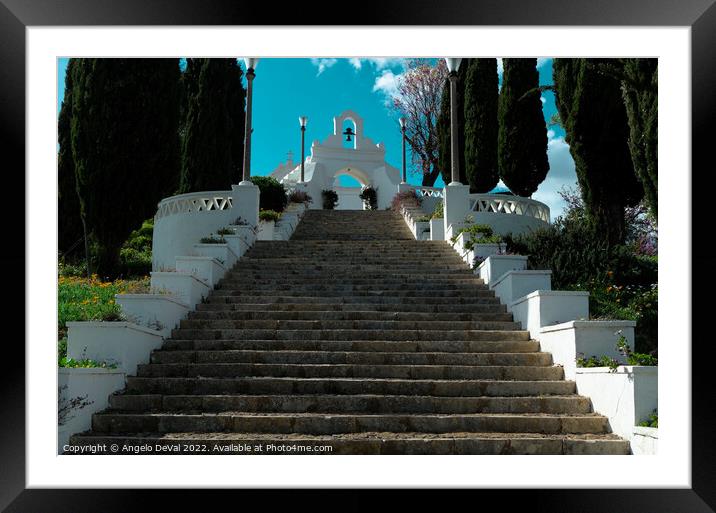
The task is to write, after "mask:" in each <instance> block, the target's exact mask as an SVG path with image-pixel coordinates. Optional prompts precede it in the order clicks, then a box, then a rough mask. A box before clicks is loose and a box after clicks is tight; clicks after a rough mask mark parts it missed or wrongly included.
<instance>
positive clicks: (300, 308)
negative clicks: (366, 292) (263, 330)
mask: <svg viewBox="0 0 716 513" xmlns="http://www.w3.org/2000/svg"><path fill="white" fill-rule="evenodd" d="M196 310H197V311H198V312H241V311H255V310H259V311H263V312H274V313H275V312H279V311H281V312H284V311H285V312H294V313H298V312H324V311H331V312H345V313H348V312H365V313H373V314H374V313H388V314H393V315H410V314H415V313H417V314H420V315H423V314H429V315H434V316H436V317H435V319H438V316H447V317H449V318H450V319H460V318H459V316H461V315H473V314H475V315H482V314H488V313H504V312H507V307H506V306H505V305H503V304H500V303H498V302H497V301H496V300H495V301H493V302H491V303H478V304H460V305H453V304H419V303H412V304H386V303H220V302H216V301H211V302H209V303H199V304H198V305H196ZM451 316H452V317H451ZM461 320H462V319H461Z"/></svg>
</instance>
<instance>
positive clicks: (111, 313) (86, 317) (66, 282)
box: [57, 275, 149, 341]
mask: <svg viewBox="0 0 716 513" xmlns="http://www.w3.org/2000/svg"><path fill="white" fill-rule="evenodd" d="M148 291H149V277H148V276H145V277H141V278H136V279H131V280H121V279H120V280H115V281H111V282H103V281H101V280H100V279H99V278H98V277H97V276H96V275H93V276H92V278H90V279H87V278H86V277H85V278H82V277H78V276H64V275H60V276H59V278H58V292H57V310H58V322H57V332H58V333H57V335H58V336H57V339H58V340H59V341H62V339H64V338H66V336H67V323H68V322H72V321H112V320H118V319H119V318H120V313H121V312H120V309H119V305H117V304H116V303H115V301H114V295H115V294H123V293H141V292H148Z"/></svg>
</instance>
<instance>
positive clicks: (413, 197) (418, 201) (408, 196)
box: [390, 191, 423, 214]
mask: <svg viewBox="0 0 716 513" xmlns="http://www.w3.org/2000/svg"><path fill="white" fill-rule="evenodd" d="M422 204H423V199H422V198H421V197H419V196H418V195H417V193H416V192H415V191H403V192H399V193H397V194H396V195H395V196H393V199H392V200H391V201H390V208H391V209H392V210H394V211H395V212H397V213H399V214H400V210H401V208H402V207H420V206H421V205H422Z"/></svg>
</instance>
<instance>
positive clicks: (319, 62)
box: [311, 58, 338, 76]
mask: <svg viewBox="0 0 716 513" xmlns="http://www.w3.org/2000/svg"><path fill="white" fill-rule="evenodd" d="M337 62H338V59H332V58H331V59H315V58H314V59H311V64H313V65H314V66H316V67H317V68H318V73H317V74H316V76H318V75H320V74H321V73H323V72H324V71H326V70H327V69H328V68H330V67H332V66H333V65H335V64H336V63H337Z"/></svg>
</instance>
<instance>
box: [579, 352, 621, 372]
mask: <svg viewBox="0 0 716 513" xmlns="http://www.w3.org/2000/svg"><path fill="white" fill-rule="evenodd" d="M580 355H581V356H578V357H577V367H587V368H591V367H609V370H610V371H611V372H616V370H617V367H619V362H618V361H617V360H616V359H614V358H610V357H609V356H600V357H599V358H597V357H596V356H590V357H589V358H585V357H584V354H582V353H580Z"/></svg>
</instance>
